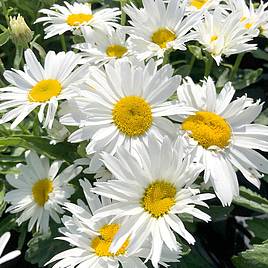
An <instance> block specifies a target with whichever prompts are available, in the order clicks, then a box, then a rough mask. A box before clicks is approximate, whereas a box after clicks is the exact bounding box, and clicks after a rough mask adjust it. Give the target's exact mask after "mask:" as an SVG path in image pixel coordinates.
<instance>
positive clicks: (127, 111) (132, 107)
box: [112, 96, 153, 137]
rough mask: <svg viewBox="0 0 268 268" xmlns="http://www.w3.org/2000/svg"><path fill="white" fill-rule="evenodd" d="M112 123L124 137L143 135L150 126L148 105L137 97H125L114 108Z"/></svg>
mask: <svg viewBox="0 0 268 268" xmlns="http://www.w3.org/2000/svg"><path fill="white" fill-rule="evenodd" d="M112 115H113V121H114V124H115V125H116V126H117V127H118V129H119V130H120V131H121V132H123V133H124V134H125V135H127V136H130V137H133V136H140V135H143V134H144V133H145V132H146V131H147V130H148V129H149V128H150V127H151V125H152V122H153V117H152V111H151V107H150V105H149V103H147V102H146V101H145V100H144V99H143V98H141V97H138V96H127V97H124V98H122V99H120V100H119V101H118V102H117V103H116V104H115V106H114V108H113V111H112Z"/></svg>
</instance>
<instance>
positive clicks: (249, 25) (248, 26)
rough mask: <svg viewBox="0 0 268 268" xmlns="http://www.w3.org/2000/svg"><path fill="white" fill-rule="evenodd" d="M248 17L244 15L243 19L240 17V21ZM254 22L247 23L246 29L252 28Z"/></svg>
mask: <svg viewBox="0 0 268 268" xmlns="http://www.w3.org/2000/svg"><path fill="white" fill-rule="evenodd" d="M246 19H247V17H245V16H243V17H242V18H241V19H240V22H243V21H244V20H246ZM252 25H253V24H252V23H246V24H245V28H246V29H250V28H251V27H252Z"/></svg>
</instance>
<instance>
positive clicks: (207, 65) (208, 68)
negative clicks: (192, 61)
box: [204, 55, 213, 77]
mask: <svg viewBox="0 0 268 268" xmlns="http://www.w3.org/2000/svg"><path fill="white" fill-rule="evenodd" d="M212 66H213V58H212V57H211V56H210V55H209V56H208V60H207V61H206V62H205V74H204V76H205V77H208V76H209V75H210V73H211V70H212Z"/></svg>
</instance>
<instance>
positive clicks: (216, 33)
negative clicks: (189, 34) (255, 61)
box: [194, 9, 259, 65]
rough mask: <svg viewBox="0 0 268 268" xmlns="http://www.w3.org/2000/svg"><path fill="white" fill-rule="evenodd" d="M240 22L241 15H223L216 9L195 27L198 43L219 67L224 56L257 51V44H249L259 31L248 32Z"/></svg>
mask: <svg viewBox="0 0 268 268" xmlns="http://www.w3.org/2000/svg"><path fill="white" fill-rule="evenodd" d="M240 20H241V17H240V14H239V13H230V14H228V15H226V14H223V13H222V9H216V10H215V11H214V12H213V13H209V12H206V13H205V18H204V21H203V22H201V23H199V24H198V25H196V26H195V27H194V28H195V31H194V32H195V33H196V34H197V40H198V42H199V43H200V44H201V45H203V46H204V49H205V50H206V51H207V52H209V53H210V54H211V56H212V57H213V58H214V60H215V61H216V63H217V64H218V65H219V64H220V62H221V61H222V56H226V57H229V56H230V55H233V54H239V53H242V52H246V51H251V50H255V49H257V45H256V44H248V42H249V41H251V40H252V39H253V37H254V36H256V35H258V32H259V31H258V30H257V29H255V30H252V31H248V29H247V28H246V27H244V25H243V23H241V21H240Z"/></svg>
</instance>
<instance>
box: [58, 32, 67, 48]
mask: <svg viewBox="0 0 268 268" xmlns="http://www.w3.org/2000/svg"><path fill="white" fill-rule="evenodd" d="M60 42H61V47H62V49H63V50H64V51H65V52H66V51H67V46H66V42H65V38H64V35H63V34H62V35H61V36H60Z"/></svg>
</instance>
